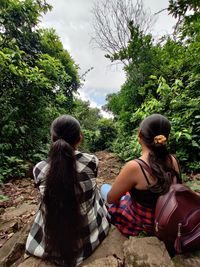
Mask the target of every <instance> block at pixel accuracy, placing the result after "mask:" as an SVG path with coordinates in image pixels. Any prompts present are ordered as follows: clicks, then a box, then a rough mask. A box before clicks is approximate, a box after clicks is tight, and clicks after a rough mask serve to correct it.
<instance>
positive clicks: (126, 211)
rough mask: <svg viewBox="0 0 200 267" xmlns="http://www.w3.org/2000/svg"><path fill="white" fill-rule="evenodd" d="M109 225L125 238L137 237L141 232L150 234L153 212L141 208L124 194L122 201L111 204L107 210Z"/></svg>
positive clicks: (127, 194)
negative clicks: (114, 227)
mask: <svg viewBox="0 0 200 267" xmlns="http://www.w3.org/2000/svg"><path fill="white" fill-rule="evenodd" d="M108 211H109V213H110V215H111V223H112V224H114V225H115V226H116V227H117V228H118V229H119V231H120V232H122V233H123V234H125V235H126V236H137V235H138V234H139V233H141V232H146V233H147V234H148V235H151V234H152V230H153V226H154V210H153V209H151V208H146V207H143V206H142V205H141V204H139V203H137V202H136V201H135V200H134V199H133V198H131V196H130V194H129V193H126V195H125V197H124V199H123V200H120V201H119V202H118V203H114V204H112V206H111V207H109V209H108Z"/></svg>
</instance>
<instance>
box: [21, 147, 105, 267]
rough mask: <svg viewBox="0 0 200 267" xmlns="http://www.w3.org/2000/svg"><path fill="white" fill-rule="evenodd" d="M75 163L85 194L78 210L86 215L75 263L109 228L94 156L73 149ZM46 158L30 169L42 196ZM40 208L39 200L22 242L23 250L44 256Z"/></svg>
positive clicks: (98, 242)
mask: <svg viewBox="0 0 200 267" xmlns="http://www.w3.org/2000/svg"><path fill="white" fill-rule="evenodd" d="M75 156H76V166H77V172H78V179H79V182H80V185H81V187H82V189H83V192H84V193H85V202H84V203H82V204H81V212H82V214H84V216H86V222H87V223H86V225H85V226H84V227H83V229H82V231H81V232H82V233H83V237H82V244H83V246H82V251H81V253H80V255H79V257H78V258H77V265H78V264H80V263H81V262H82V261H83V260H84V259H85V258H87V257H88V256H90V255H91V253H92V252H93V251H94V249H95V248H96V247H97V246H98V245H99V244H100V243H101V241H102V240H103V239H104V238H105V237H106V235H107V234H108V231H109V222H108V212H107V209H106V207H105V205H104V203H103V200H102V198H101V196H100V193H99V191H98V189H97V186H96V176H97V166H98V159H97V158H96V156H94V155H90V154H86V153H81V152H79V151H75ZM48 167H49V166H48V163H47V162H46V161H41V162H39V163H38V164H37V165H36V166H35V168H34V170H33V174H34V179H35V183H36V184H37V185H38V186H39V189H40V193H41V195H43V193H44V188H45V177H46V173H47V170H48ZM44 213H45V211H44V208H43V205H42V203H41V205H40V207H39V209H38V211H37V213H36V217H35V220H34V223H33V226H32V228H31V230H30V233H29V235H28V239H27V242H26V252H27V253H29V254H32V255H34V256H37V257H41V258H43V257H44V256H45V243H44Z"/></svg>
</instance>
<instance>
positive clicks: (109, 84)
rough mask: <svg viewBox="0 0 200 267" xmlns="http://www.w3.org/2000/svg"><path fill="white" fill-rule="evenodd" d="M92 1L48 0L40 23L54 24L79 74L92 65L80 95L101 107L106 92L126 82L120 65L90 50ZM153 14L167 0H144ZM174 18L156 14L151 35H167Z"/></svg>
mask: <svg viewBox="0 0 200 267" xmlns="http://www.w3.org/2000/svg"><path fill="white" fill-rule="evenodd" d="M93 1H98V0H67V1H66V0H48V3H49V4H51V5H52V6H53V10H52V11H51V12H49V13H47V14H46V15H45V16H44V18H43V19H42V22H41V24H42V26H44V27H53V28H55V29H56V32H57V34H58V35H59V36H60V38H61V41H62V43H63V45H64V47H65V48H66V49H67V50H68V51H69V52H70V54H71V56H72V58H73V59H74V60H75V62H76V63H77V64H78V65H79V67H80V74H83V73H85V72H86V71H87V70H88V69H90V68H91V67H93V70H91V71H90V72H89V73H88V74H87V75H86V81H85V83H84V86H83V87H82V88H81V89H80V95H81V96H82V97H86V99H87V100H88V99H89V100H90V101H91V105H94V103H96V105H97V106H100V105H101V104H103V102H105V96H106V95H107V94H108V93H112V92H117V91H118V90H119V89H120V87H121V85H122V84H123V83H124V81H125V73H124V72H123V70H122V66H120V65H118V66H116V65H115V66H111V63H110V61H109V60H108V59H106V58H105V57H104V53H103V52H102V51H100V50H99V49H92V47H91V44H90V39H91V34H92V14H91V9H92V6H93ZM144 4H145V6H147V7H150V9H151V10H152V12H153V13H156V12H158V11H159V10H161V9H163V8H167V6H168V4H169V3H168V0H159V1H158V0H157V1H155V0H144ZM173 24H174V20H173V19H172V18H170V17H169V16H167V12H162V13H161V14H160V15H159V19H158V20H157V22H156V24H155V27H154V30H153V31H154V34H155V35H157V34H158V33H160V34H166V33H168V32H169V31H171V28H172V26H173Z"/></svg>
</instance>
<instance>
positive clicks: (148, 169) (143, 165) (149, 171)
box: [135, 159, 152, 185]
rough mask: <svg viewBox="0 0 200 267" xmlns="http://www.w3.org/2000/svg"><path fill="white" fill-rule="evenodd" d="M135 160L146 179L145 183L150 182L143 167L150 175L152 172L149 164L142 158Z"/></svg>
mask: <svg viewBox="0 0 200 267" xmlns="http://www.w3.org/2000/svg"><path fill="white" fill-rule="evenodd" d="M135 161H136V162H137V163H138V164H139V166H140V168H141V170H142V173H143V175H144V177H145V179H146V181H147V184H148V185H150V184H151V183H150V182H149V179H148V177H147V175H146V173H145V171H144V169H145V170H146V171H147V172H148V173H149V174H150V175H151V174H152V171H151V168H150V167H149V165H148V164H147V163H146V162H145V161H144V160H142V159H135Z"/></svg>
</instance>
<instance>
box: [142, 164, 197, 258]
mask: <svg viewBox="0 0 200 267" xmlns="http://www.w3.org/2000/svg"><path fill="white" fill-rule="evenodd" d="M138 163H139V164H141V165H142V167H143V168H144V169H145V170H146V171H147V172H149V173H150V174H151V169H150V167H149V166H148V165H147V164H145V163H144V162H141V161H140V162H138ZM154 234H155V236H157V237H158V238H159V239H160V240H162V241H163V242H164V243H165V245H166V247H167V249H168V250H169V251H172V249H175V251H176V252H177V253H182V252H189V251H193V250H197V249H200V195H198V194H197V193H195V192H194V191H192V190H191V189H190V188H188V187H187V186H185V185H182V184H175V183H173V184H172V185H171V186H170V189H169V191H168V192H167V193H166V194H164V195H160V196H159V197H158V200H157V202H156V208H155V224H154Z"/></svg>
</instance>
